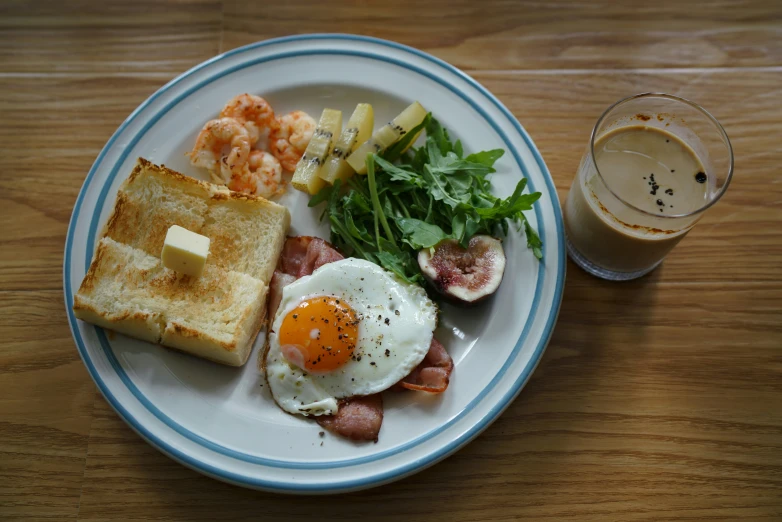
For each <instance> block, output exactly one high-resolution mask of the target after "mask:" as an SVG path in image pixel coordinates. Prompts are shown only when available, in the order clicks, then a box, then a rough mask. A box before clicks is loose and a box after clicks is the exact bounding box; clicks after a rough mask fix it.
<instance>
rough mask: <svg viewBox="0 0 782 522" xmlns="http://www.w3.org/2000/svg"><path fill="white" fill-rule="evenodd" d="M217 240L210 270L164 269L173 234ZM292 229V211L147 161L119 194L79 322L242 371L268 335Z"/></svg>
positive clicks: (83, 294)
mask: <svg viewBox="0 0 782 522" xmlns="http://www.w3.org/2000/svg"><path fill="white" fill-rule="evenodd" d="M171 225H179V226H182V227H185V228H187V229H188V230H191V231H193V232H197V233H199V234H202V235H205V236H207V237H209V238H210V240H211V246H210V250H211V251H210V254H209V258H208V259H207V266H206V268H205V271H204V274H203V275H202V276H201V277H199V278H191V277H189V276H185V275H182V274H177V273H176V272H174V271H172V270H169V269H167V268H165V267H163V265H162V263H161V262H160V252H161V250H162V248H163V242H164V240H165V235H166V232H167V231H168V228H169V227H170V226H171ZM289 225H290V214H289V212H288V210H287V209H286V208H285V207H282V206H280V205H277V204H275V203H272V202H269V201H267V200H265V199H263V198H259V197H255V196H247V195H244V194H238V193H234V192H231V191H229V190H227V189H225V188H224V187H220V186H216V185H212V184H211V183H206V182H203V181H199V180H196V179H193V178H190V177H187V176H184V175H182V174H179V173H176V172H174V171H171V170H169V169H166V168H165V167H158V166H156V165H153V164H152V163H150V162H148V161H146V160H144V159H139V161H138V164H137V165H136V168H135V169H134V170H133V172H132V173H131V175H130V177H129V178H128V179H127V180H126V181H125V182H124V183H123V185H122V187H121V188H120V190H119V193H118V194H117V200H116V204H115V207H114V211H113V212H112V214H111V217H110V218H109V220H108V222H107V224H106V226H105V228H104V237H103V238H102V239H101V240H100V241H99V243H98V246H97V249H96V252H95V255H94V257H93V260H92V264H91V265H90V268H89V271H88V272H87V275H86V276H85V278H84V281H83V282H82V285H81V287H80V288H79V291H78V292H77V294H76V296H75V297H74V311H75V314H76V316H77V317H78V318H80V319H82V320H84V321H87V322H90V323H93V324H96V325H99V326H102V327H104V328H109V329H113V330H116V331H118V332H122V333H125V334H127V335H130V336H133V337H138V338H140V339H144V340H147V341H151V342H158V343H161V344H163V345H165V346H168V347H171V348H176V349H179V350H182V351H186V352H188V353H192V354H193V355H197V356H200V357H205V358H207V359H211V360H214V361H216V362H220V363H223V364H228V365H233V366H240V365H242V364H244V363H245V362H246V360H247V357H248V356H249V353H250V350H251V347H252V343H253V341H254V340H255V337H256V335H257V334H258V331H259V330H260V328H261V326H262V323H263V318H264V313H265V304H266V294H267V292H268V286H269V281H270V279H271V276H272V273H273V271H274V267H275V266H276V264H277V258H278V257H279V254H280V251H281V249H282V245H283V242H284V240H285V234H286V232H287V230H288V226H289Z"/></svg>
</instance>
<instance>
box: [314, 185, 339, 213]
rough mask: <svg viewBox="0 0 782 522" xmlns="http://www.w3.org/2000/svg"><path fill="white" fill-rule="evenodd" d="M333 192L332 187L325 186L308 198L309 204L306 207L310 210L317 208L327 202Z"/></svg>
mask: <svg viewBox="0 0 782 522" xmlns="http://www.w3.org/2000/svg"><path fill="white" fill-rule="evenodd" d="M333 190H334V186H333V185H326V186H325V187H323V188H322V189H320V190H319V191H318V193H317V194H315V195H314V196H312V197H311V198H310V201H309V203H307V206H308V207H310V208H312V207H317V206H318V205H320V204H321V203H323V202H324V201H328V200H329V198H330V197H331V192H332V191H333Z"/></svg>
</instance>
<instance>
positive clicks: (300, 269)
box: [277, 236, 344, 279]
mask: <svg viewBox="0 0 782 522" xmlns="http://www.w3.org/2000/svg"><path fill="white" fill-rule="evenodd" d="M340 259H344V256H343V255H342V254H340V253H339V252H337V251H336V250H335V249H334V247H332V246H331V245H330V244H328V243H327V242H326V241H323V240H322V239H320V238H319V237H313V236H296V237H289V238H288V239H287V240H286V241H285V245H284V246H283V247H282V254H281V255H280V261H279V262H278V263H277V269H278V270H280V271H281V272H283V273H285V274H289V275H292V276H294V277H295V278H296V279H298V278H300V277H304V276H308V275H310V274H312V272H314V271H315V270H317V269H318V268H320V267H322V266H323V265H325V264H326V263H331V262H333V261H339V260H340Z"/></svg>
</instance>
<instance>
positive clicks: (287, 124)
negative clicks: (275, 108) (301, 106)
mask: <svg viewBox="0 0 782 522" xmlns="http://www.w3.org/2000/svg"><path fill="white" fill-rule="evenodd" d="M277 121H278V123H279V128H278V129H276V130H275V131H273V132H272V133H271V134H270V135H269V148H270V150H271V152H272V154H274V157H275V158H277V159H278V160H280V164H281V165H282V166H283V168H285V170H289V171H294V170H296V164H297V163H298V162H299V160H300V159H301V157H302V155H303V154H304V151H305V150H306V149H307V145H309V142H310V139H312V134H313V133H314V132H315V127H316V126H317V123H316V122H315V120H313V119H312V117H311V116H310V115H309V114H307V113H306V112H304V111H293V112H291V113H288V114H286V115H285V116H282V117H281V118H277Z"/></svg>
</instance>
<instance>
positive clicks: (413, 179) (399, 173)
mask: <svg viewBox="0 0 782 522" xmlns="http://www.w3.org/2000/svg"><path fill="white" fill-rule="evenodd" d="M375 163H377V165H378V166H379V167H380V168H381V169H383V171H384V172H386V173H387V174H389V175H390V177H391V181H407V182H409V183H411V184H413V185H416V186H419V187H420V186H422V185H423V183H424V182H423V180H422V179H421V175H420V174H418V173H416V172H413V171H410V170H407V169H404V168H402V167H397V166H396V165H394V164H393V163H389V162H388V161H386V160H385V159H383V158H382V157H380V156H378V155H377V154H375Z"/></svg>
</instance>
